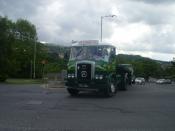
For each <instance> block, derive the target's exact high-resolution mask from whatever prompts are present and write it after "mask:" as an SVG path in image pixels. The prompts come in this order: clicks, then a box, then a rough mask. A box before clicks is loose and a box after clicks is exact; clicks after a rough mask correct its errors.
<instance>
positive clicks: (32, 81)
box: [5, 79, 42, 84]
mask: <svg viewBox="0 0 175 131" xmlns="http://www.w3.org/2000/svg"><path fill="white" fill-rule="evenodd" d="M5 83H7V84H41V83H42V80H41V79H7V80H6V82H5Z"/></svg>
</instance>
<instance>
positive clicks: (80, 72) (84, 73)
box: [77, 63, 92, 81]
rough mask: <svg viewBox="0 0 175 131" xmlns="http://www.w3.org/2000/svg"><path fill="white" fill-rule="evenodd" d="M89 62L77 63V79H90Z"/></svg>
mask: <svg viewBox="0 0 175 131" xmlns="http://www.w3.org/2000/svg"><path fill="white" fill-rule="evenodd" d="M91 68H92V67H91V64H87V63H86V64H83V63H80V64H77V79H78V80H81V81H88V80H91Z"/></svg>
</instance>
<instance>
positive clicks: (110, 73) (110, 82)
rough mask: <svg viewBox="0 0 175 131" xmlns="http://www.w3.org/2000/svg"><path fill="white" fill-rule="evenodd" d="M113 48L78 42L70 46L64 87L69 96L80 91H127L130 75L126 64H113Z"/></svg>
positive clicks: (114, 61)
mask: <svg viewBox="0 0 175 131" xmlns="http://www.w3.org/2000/svg"><path fill="white" fill-rule="evenodd" d="M115 56H116V49H115V47H114V46H113V45H111V44H109V43H99V42H98V41H95V40H94V41H93V40H92V41H79V42H77V43H74V44H72V46H71V52H70V58H69V62H68V65H67V79H66V87H67V91H68V92H69V93H70V95H72V96H74V95H77V94H78V93H79V92H80V91H97V92H103V93H104V94H105V95H106V96H112V95H114V94H115V93H116V92H117V90H118V89H121V90H126V89H127V85H128V84H131V78H132V74H133V69H132V66H131V65H129V64H120V65H116V57H115Z"/></svg>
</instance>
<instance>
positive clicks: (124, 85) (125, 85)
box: [120, 74, 128, 91]
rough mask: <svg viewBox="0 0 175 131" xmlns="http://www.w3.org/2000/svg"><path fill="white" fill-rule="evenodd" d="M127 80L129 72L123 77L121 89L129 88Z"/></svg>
mask: <svg viewBox="0 0 175 131" xmlns="http://www.w3.org/2000/svg"><path fill="white" fill-rule="evenodd" d="M127 81H128V77H127V74H125V75H124V76H123V78H122V81H121V85H120V90H122V91H126V90H127V86H128V83H127Z"/></svg>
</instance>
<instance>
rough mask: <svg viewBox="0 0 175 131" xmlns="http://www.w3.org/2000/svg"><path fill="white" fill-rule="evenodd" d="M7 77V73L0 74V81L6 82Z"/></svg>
mask: <svg viewBox="0 0 175 131" xmlns="http://www.w3.org/2000/svg"><path fill="white" fill-rule="evenodd" d="M6 79H7V75H2V74H0V82H5V81H6Z"/></svg>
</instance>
